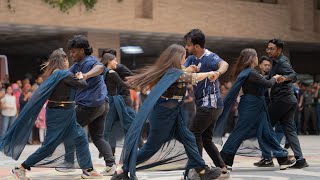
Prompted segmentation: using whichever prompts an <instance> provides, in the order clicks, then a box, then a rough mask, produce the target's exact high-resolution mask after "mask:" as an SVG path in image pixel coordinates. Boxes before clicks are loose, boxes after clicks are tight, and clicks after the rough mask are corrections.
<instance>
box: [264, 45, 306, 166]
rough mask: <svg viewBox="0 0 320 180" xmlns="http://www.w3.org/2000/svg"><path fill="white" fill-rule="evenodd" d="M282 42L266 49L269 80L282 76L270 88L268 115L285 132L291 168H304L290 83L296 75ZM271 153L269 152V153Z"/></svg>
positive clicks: (295, 78)
mask: <svg viewBox="0 0 320 180" xmlns="http://www.w3.org/2000/svg"><path fill="white" fill-rule="evenodd" d="M283 46H284V42H283V41H282V40H280V39H272V40H270V41H269V43H268V47H267V49H266V51H267V53H268V56H269V57H270V58H271V59H272V68H271V71H270V74H269V78H271V77H273V76H274V75H276V74H279V75H282V77H280V78H279V79H278V80H277V83H276V84H275V85H274V86H272V88H271V94H270V96H271V102H270V105H269V114H270V118H271V121H272V122H271V123H272V125H273V126H275V125H276V124H277V123H278V122H279V123H280V125H281V126H282V128H283V130H284V131H285V136H286V138H287V140H288V142H289V143H290V145H291V147H292V150H293V152H294V156H295V158H296V160H297V163H296V164H295V165H294V166H292V168H299V169H300V168H304V167H307V166H309V165H308V163H307V162H306V160H305V158H303V154H302V151H301V147H300V142H299V139H298V135H297V132H296V125H295V122H294V115H295V112H296V109H297V107H298V101H297V98H296V97H295V96H294V94H293V91H292V83H294V82H295V81H297V73H296V72H295V71H294V70H293V68H292V66H291V63H290V60H289V59H288V58H287V57H286V56H284V55H283ZM270 153H271V152H270Z"/></svg>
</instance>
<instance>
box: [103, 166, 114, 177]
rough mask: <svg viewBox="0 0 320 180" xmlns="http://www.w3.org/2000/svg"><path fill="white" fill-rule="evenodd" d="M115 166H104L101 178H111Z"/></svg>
mask: <svg viewBox="0 0 320 180" xmlns="http://www.w3.org/2000/svg"><path fill="white" fill-rule="evenodd" d="M116 169H117V166H116V165H115V164H114V165H112V166H106V168H105V169H104V170H103V171H102V172H101V174H102V175H103V176H112V175H113V174H114V172H116Z"/></svg>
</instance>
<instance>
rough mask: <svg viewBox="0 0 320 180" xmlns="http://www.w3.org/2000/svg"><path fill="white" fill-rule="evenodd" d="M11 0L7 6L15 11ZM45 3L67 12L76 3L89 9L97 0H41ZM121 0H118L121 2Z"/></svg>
mask: <svg viewBox="0 0 320 180" xmlns="http://www.w3.org/2000/svg"><path fill="white" fill-rule="evenodd" d="M11 1H12V0H7V7H8V9H10V10H11V11H12V12H15V9H14V8H13V7H12V5H11ZM43 1H44V2H45V3H47V4H49V5H51V6H52V7H53V8H59V9H60V10H61V11H62V12H68V10H69V9H71V8H72V7H73V6H75V5H76V4H77V3H82V4H84V6H85V7H86V10H87V11H90V10H92V9H93V8H94V6H95V5H96V4H97V2H98V0H43ZM122 1H123V0H118V2H119V3H121V2H122Z"/></svg>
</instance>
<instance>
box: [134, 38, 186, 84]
mask: <svg viewBox="0 0 320 180" xmlns="http://www.w3.org/2000/svg"><path fill="white" fill-rule="evenodd" d="M185 53H186V50H185V49H184V47H183V46H181V45H177V44H172V45H170V46H169V47H168V48H167V49H166V50H164V51H163V52H162V53H161V55H160V57H159V58H158V59H157V61H156V62H155V64H153V65H151V66H147V67H145V68H142V69H139V70H138V71H137V72H138V74H137V75H134V76H131V77H128V82H129V83H130V86H132V87H133V88H139V89H141V90H146V89H151V88H152V87H153V86H155V85H156V84H157V82H158V81H159V80H160V79H161V77H162V76H163V75H164V74H165V73H166V71H167V70H168V69H170V68H177V69H181V59H182V58H183V56H184V55H185Z"/></svg>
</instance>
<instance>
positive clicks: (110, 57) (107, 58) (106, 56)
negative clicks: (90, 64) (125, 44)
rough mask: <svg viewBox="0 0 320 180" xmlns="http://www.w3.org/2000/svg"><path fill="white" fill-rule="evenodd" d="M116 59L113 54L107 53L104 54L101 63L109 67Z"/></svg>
mask: <svg viewBox="0 0 320 180" xmlns="http://www.w3.org/2000/svg"><path fill="white" fill-rule="evenodd" d="M115 58H116V56H115V55H113V54H111V53H105V54H103V56H102V58H101V63H102V64H103V65H104V66H105V67H107V66H108V64H109V62H110V61H112V60H114V59H115Z"/></svg>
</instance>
